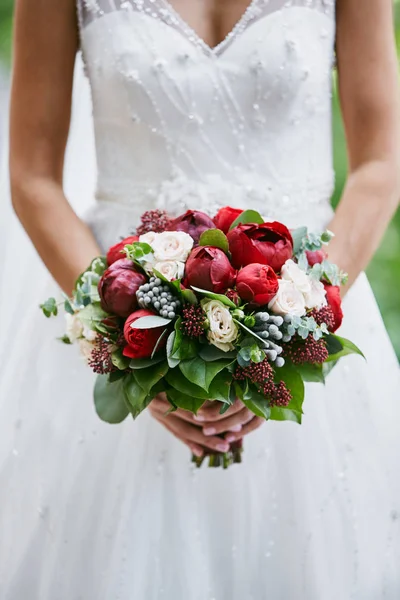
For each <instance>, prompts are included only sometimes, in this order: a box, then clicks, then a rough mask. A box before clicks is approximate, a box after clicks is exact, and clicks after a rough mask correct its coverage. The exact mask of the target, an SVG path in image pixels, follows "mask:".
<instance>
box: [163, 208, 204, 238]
mask: <svg viewBox="0 0 400 600" xmlns="http://www.w3.org/2000/svg"><path fill="white" fill-rule="evenodd" d="M207 229H215V225H214V221H213V220H212V219H210V217H209V216H208V215H206V214H205V213H203V212H201V211H199V210H187V211H186V212H185V214H184V215H181V216H180V217H177V218H176V219H173V221H171V222H170V224H169V225H168V227H167V231H184V232H185V233H188V234H189V235H190V236H191V237H192V238H193V239H194V242H195V244H197V243H198V242H199V239H200V236H201V234H202V233H204V232H205V231H207Z"/></svg>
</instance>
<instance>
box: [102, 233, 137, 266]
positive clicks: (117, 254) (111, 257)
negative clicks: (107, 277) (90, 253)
mask: <svg viewBox="0 0 400 600" xmlns="http://www.w3.org/2000/svg"><path fill="white" fill-rule="evenodd" d="M138 241H139V236H137V235H131V236H129V237H127V238H125V239H124V240H122V241H121V242H118V244H115V245H114V246H111V248H110V249H109V251H108V252H107V264H108V266H110V265H112V264H113V263H115V262H116V261H117V260H120V259H121V258H126V256H125V253H124V247H125V246H126V245H127V244H133V242H138Z"/></svg>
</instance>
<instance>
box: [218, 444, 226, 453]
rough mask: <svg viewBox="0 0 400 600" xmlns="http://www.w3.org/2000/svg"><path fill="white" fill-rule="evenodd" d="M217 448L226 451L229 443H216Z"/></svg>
mask: <svg viewBox="0 0 400 600" xmlns="http://www.w3.org/2000/svg"><path fill="white" fill-rule="evenodd" d="M217 450H219V452H228V450H229V444H217Z"/></svg>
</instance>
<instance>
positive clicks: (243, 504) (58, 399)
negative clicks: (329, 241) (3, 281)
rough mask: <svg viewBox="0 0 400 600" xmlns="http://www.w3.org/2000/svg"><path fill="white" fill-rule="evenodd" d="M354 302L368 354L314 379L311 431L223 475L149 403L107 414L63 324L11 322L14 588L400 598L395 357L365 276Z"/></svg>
mask: <svg viewBox="0 0 400 600" xmlns="http://www.w3.org/2000/svg"><path fill="white" fill-rule="evenodd" d="M51 291H53V293H54V290H50V289H47V290H45V289H43V290H41V289H40V288H38V289H35V293H36V295H37V297H38V299H39V298H40V297H41V298H42V299H43V298H46V297H47V295H48V294H49V292H51ZM344 308H345V315H346V316H345V322H344V325H343V327H342V330H341V333H342V335H344V336H347V337H349V338H350V339H352V340H353V341H355V342H356V343H358V345H359V346H360V348H361V349H362V350H363V351H364V353H365V355H366V358H367V361H366V362H365V361H364V360H363V359H362V358H360V357H356V356H351V357H348V358H346V359H344V360H343V361H342V363H341V364H340V365H339V366H338V367H337V368H336V369H335V370H334V371H333V372H332V373H331V375H330V376H329V378H328V381H327V384H326V385H325V386H323V385H320V384H310V385H309V386H308V389H307V399H306V402H305V415H304V423H303V425H301V426H299V425H296V424H294V423H276V422H267V423H265V425H264V426H263V427H262V428H260V429H259V430H258V431H257V432H255V433H253V434H252V435H250V436H248V438H246V440H245V453H244V462H243V463H242V464H241V465H235V466H233V467H231V468H229V469H228V470H227V471H223V470H220V469H215V470H213V469H207V468H202V469H200V470H195V469H194V468H193V467H192V465H191V463H190V455H189V451H188V450H187V448H185V447H184V446H183V445H182V444H181V443H180V442H179V441H178V440H176V439H175V438H174V437H173V436H172V435H171V434H170V433H169V432H167V431H165V430H164V429H163V428H162V427H161V426H160V425H159V424H158V423H157V422H155V421H154V420H153V419H152V418H151V416H150V415H149V414H147V413H145V414H143V415H141V416H140V417H139V418H138V419H137V421H136V422H133V421H132V420H131V419H128V420H127V421H126V422H125V423H124V424H123V425H121V426H111V425H107V424H105V423H102V422H100V421H99V419H98V418H97V416H96V414H95V412H94V408H93V403H92V398H91V396H92V387H93V376H92V374H91V373H90V371H89V369H88V368H87V367H86V366H85V365H84V364H83V363H82V362H81V359H80V358H79V357H78V353H77V351H76V349H75V348H71V347H68V346H64V345H62V344H61V343H60V342H58V341H56V340H55V339H54V338H55V337H57V336H58V335H60V334H61V333H63V322H62V320H58V319H55V320H54V321H46V320H45V319H44V317H42V316H41V314H40V313H39V311H38V309H37V308H36V306H34V307H33V308H32V309H31V310H26V311H25V312H22V313H20V314H19V315H18V323H17V325H18V327H13V325H12V323H11V324H10V323H8V322H7V326H8V329H7V330H8V332H9V334H10V332H11V331H14V334H13V338H12V343H11V340H10V343H9V344H8V345H7V351H3V353H2V359H1V372H2V375H1V382H0V598H1V599H2V600H26V599H27V598H29V599H30V600H117V599H118V600H128V599H129V600H132V599H135V600H162V599H165V600H188V599H190V600H211V599H214V600H228V599H229V600H243V599H246V600H264V599H265V600H267V599H268V600H270V599H271V600H337V599H340V600H342V599H343V600H348V599H353V598H354V599H357V600H378V599H381V598H382V599H386V600H398V598H399V597H400V571H399V568H398V565H399V564H400V478H399V472H400V402H399V383H400V381H399V369H398V364H397V360H396V357H395V355H394V352H393V349H392V347H391V344H390V341H389V339H388V336H387V333H386V331H385V328H384V326H383V323H382V320H381V317H380V314H379V311H378V308H377V306H376V303H375V300H374V298H373V295H372V292H371V290H370V287H369V284H368V282H367V280H366V277H365V276H364V275H362V276H361V277H360V278H359V280H358V281H357V283H356V284H355V285H354V287H353V288H352V290H351V291H350V293H349V294H348V296H347V298H346V300H345V307H344ZM3 316H4V315H3ZM9 334H8V335H9Z"/></svg>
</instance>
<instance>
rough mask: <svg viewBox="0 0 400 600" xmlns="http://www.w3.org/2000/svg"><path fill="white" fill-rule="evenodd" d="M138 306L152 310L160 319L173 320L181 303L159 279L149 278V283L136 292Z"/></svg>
mask: <svg viewBox="0 0 400 600" xmlns="http://www.w3.org/2000/svg"><path fill="white" fill-rule="evenodd" d="M136 297H137V299H138V303H139V306H141V307H142V308H153V309H154V310H155V311H156V312H158V313H159V314H160V315H161V317H164V318H166V319H174V318H175V317H176V313H177V312H178V311H179V309H180V308H181V302H180V301H179V300H178V298H176V296H174V295H173V294H172V292H171V289H170V287H169V286H168V285H167V284H164V283H163V282H162V281H161V279H160V278H159V277H150V281H149V283H145V284H144V285H141V286H140V287H139V289H138V291H137V292H136Z"/></svg>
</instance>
